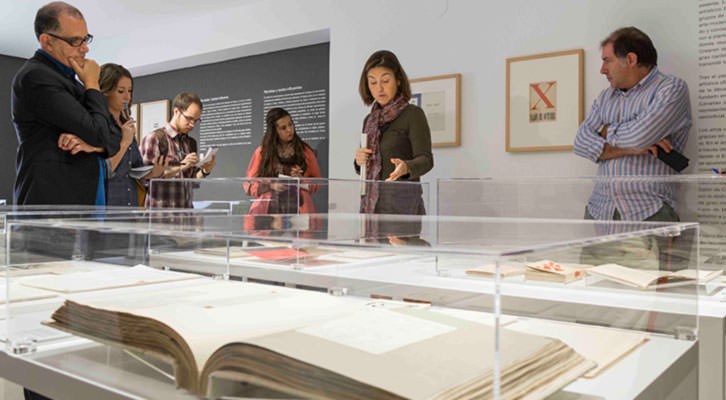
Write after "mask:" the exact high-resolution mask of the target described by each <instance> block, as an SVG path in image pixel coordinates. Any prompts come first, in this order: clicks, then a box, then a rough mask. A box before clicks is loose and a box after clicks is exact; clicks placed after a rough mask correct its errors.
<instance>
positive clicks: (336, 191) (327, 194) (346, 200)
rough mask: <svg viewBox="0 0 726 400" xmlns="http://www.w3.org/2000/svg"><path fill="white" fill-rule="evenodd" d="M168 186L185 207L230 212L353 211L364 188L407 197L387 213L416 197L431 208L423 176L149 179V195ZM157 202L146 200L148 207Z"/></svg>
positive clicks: (404, 208)
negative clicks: (390, 178)
mask: <svg viewBox="0 0 726 400" xmlns="http://www.w3.org/2000/svg"><path fill="white" fill-rule="evenodd" d="M172 191H174V192H179V193H182V194H183V197H184V199H185V204H186V205H188V206H189V208H191V207H193V208H197V209H199V208H221V209H227V210H229V211H230V213H232V214H297V213H305V214H315V213H328V212H330V213H357V212H359V211H360V204H361V197H363V196H365V194H366V192H367V191H368V192H371V191H375V192H376V195H377V196H379V197H380V198H384V199H385V198H396V199H406V201H404V202H394V204H393V208H391V209H389V210H388V212H389V213H393V214H417V213H418V211H419V208H414V207H410V205H411V204H415V203H416V201H419V200H420V201H421V202H422V206H423V208H424V210H430V211H429V212H430V213H432V212H433V203H432V200H431V194H432V190H431V189H430V184H429V183H427V182H408V181H394V182H386V181H366V180H359V179H328V178H292V177H281V178H206V179H184V181H183V182H181V181H180V180H179V179H152V180H151V184H150V189H149V193H150V194H151V196H163V193H165V192H167V193H168V192H172ZM162 206H163V204H161V206H160V205H159V204H157V203H154V202H152V203H151V208H152V209H160V208H164V207H162Z"/></svg>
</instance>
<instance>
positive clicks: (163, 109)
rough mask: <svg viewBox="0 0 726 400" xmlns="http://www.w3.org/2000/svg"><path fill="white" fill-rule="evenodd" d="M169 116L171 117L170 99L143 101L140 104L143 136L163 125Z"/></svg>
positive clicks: (140, 123)
mask: <svg viewBox="0 0 726 400" xmlns="http://www.w3.org/2000/svg"><path fill="white" fill-rule="evenodd" d="M167 118H169V100H159V101H150V102H148V103H141V104H140V106H139V125H140V131H141V132H140V133H141V136H144V135H145V134H147V133H149V132H151V131H153V130H155V129H159V128H161V127H163V126H164V124H166V121H167Z"/></svg>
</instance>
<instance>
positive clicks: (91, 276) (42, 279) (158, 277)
mask: <svg viewBox="0 0 726 400" xmlns="http://www.w3.org/2000/svg"><path fill="white" fill-rule="evenodd" d="M199 278H201V275H196V274H189V273H183V272H173V271H164V270H159V269H155V268H150V267H147V266H144V265H137V266H135V267H117V268H112V269H103V270H94V271H88V272H78V273H70V274H63V275H54V276H50V275H49V276H37V277H28V278H24V279H23V280H22V281H21V283H22V284H23V285H24V286H28V287H34V288H38V289H44V290H50V291H53V292H58V293H78V292H87V291H92V290H101V289H111V288H119V287H127V286H138V285H147V284H151V283H161V282H172V281H180V280H186V279H199Z"/></svg>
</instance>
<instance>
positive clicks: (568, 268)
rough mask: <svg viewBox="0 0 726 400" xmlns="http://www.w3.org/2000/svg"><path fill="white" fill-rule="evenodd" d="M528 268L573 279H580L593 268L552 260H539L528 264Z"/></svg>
mask: <svg viewBox="0 0 726 400" xmlns="http://www.w3.org/2000/svg"><path fill="white" fill-rule="evenodd" d="M527 267H528V268H531V269H535V270H537V271H540V272H547V273H551V274H557V275H562V276H570V277H572V278H575V279H579V278H580V277H582V276H583V275H584V274H585V273H584V272H583V271H584V270H587V269H590V268H591V267H592V266H591V265H585V264H563V263H558V262H555V261H552V260H539V261H536V262H531V263H527Z"/></svg>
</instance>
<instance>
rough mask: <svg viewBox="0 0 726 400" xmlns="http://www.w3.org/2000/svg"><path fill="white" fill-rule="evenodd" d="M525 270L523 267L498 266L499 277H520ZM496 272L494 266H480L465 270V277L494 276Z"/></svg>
mask: <svg viewBox="0 0 726 400" xmlns="http://www.w3.org/2000/svg"><path fill="white" fill-rule="evenodd" d="M526 269H527V268H526V267H525V266H524V265H511V264H503V265H500V266H499V274H500V275H501V276H504V277H506V276H516V275H522V274H524V271H525V270H526ZM496 271H497V266H496V264H487V265H482V266H480V267H476V268H472V269H467V270H466V274H467V275H484V276H494V275H495V274H496Z"/></svg>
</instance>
